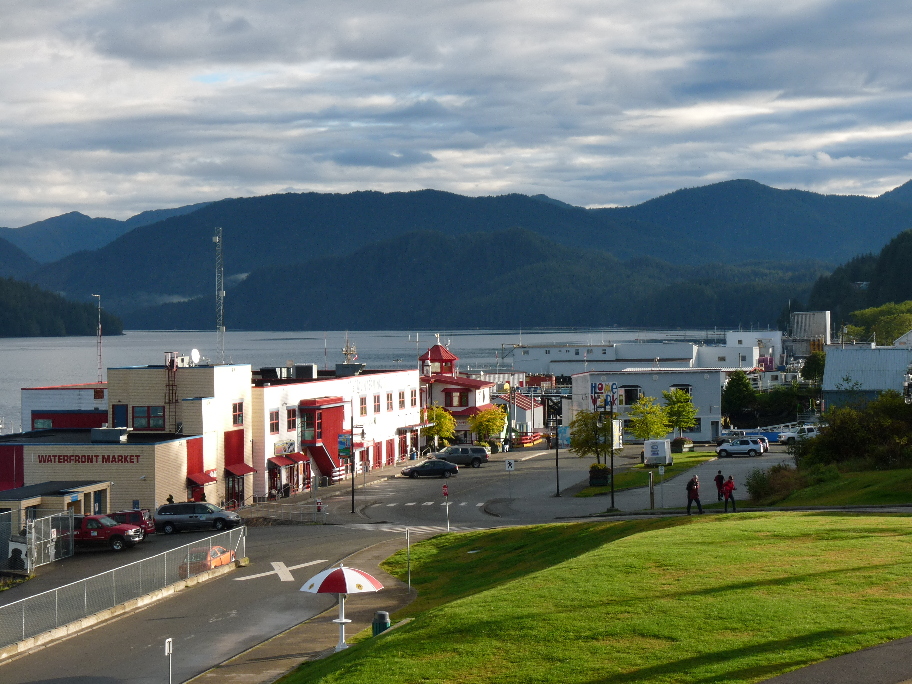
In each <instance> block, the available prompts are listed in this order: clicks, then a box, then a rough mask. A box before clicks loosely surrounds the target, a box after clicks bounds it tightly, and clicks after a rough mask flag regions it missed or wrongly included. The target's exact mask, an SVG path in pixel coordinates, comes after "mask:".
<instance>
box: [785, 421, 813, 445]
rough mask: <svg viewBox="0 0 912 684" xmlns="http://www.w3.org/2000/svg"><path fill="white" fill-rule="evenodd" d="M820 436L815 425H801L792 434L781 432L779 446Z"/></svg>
mask: <svg viewBox="0 0 912 684" xmlns="http://www.w3.org/2000/svg"><path fill="white" fill-rule="evenodd" d="M819 434H820V428H819V427H817V426H816V425H802V426H801V427H800V428H798V429H797V430H794V431H793V432H783V433H781V434H780V435H779V444H794V443H795V442H796V441H798V440H799V439H810V438H811V437H816V436H817V435H819Z"/></svg>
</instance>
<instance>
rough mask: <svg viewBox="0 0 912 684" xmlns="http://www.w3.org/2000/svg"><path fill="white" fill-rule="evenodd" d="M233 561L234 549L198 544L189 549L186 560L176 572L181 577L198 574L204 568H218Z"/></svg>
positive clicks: (204, 570) (203, 570)
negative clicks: (196, 546) (198, 545)
mask: <svg viewBox="0 0 912 684" xmlns="http://www.w3.org/2000/svg"><path fill="white" fill-rule="evenodd" d="M233 562H234V551H229V550H228V549H226V548H225V547H224V546H213V547H212V548H209V547H207V546H200V547H199V548H195V549H190V553H189V555H188V558H187V560H185V561H184V562H183V563H181V564H180V567H178V569H177V572H178V574H179V575H180V578H181V579H187V578H188V577H190V576H192V575H198V574H200V573H201V572H206V570H212V569H213V568H219V567H221V566H223V565H228V564H229V563H233Z"/></svg>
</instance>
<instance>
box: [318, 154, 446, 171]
mask: <svg viewBox="0 0 912 684" xmlns="http://www.w3.org/2000/svg"><path fill="white" fill-rule="evenodd" d="M329 158H330V159H331V160H332V161H334V162H335V163H336V164H340V165H342V166H376V167H380V168H387V169H391V168H398V167H402V166H414V165H416V164H425V163H427V162H432V161H436V160H435V159H434V156H433V155H430V154H428V153H427V152H418V151H412V150H408V151H405V152H383V151H380V150H340V151H339V152H334V153H333V154H331V155H329Z"/></svg>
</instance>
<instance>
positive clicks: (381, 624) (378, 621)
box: [372, 610, 390, 636]
mask: <svg viewBox="0 0 912 684" xmlns="http://www.w3.org/2000/svg"><path fill="white" fill-rule="evenodd" d="M372 626H373V628H374V636H377V635H378V634H380V633H381V632H385V631H386V630H388V629H389V628H390V614H389V613H387V612H386V611H385V610H378V611H377V612H376V613H374V621H373V623H372Z"/></svg>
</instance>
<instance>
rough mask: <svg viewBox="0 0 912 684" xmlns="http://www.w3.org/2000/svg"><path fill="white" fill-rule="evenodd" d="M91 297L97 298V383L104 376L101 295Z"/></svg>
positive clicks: (102, 380)
mask: <svg viewBox="0 0 912 684" xmlns="http://www.w3.org/2000/svg"><path fill="white" fill-rule="evenodd" d="M92 296H93V297H98V340H97V341H96V342H95V346H96V347H97V348H98V382H100V383H101V382H104V375H103V374H102V364H101V295H100V294H93V295H92Z"/></svg>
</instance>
